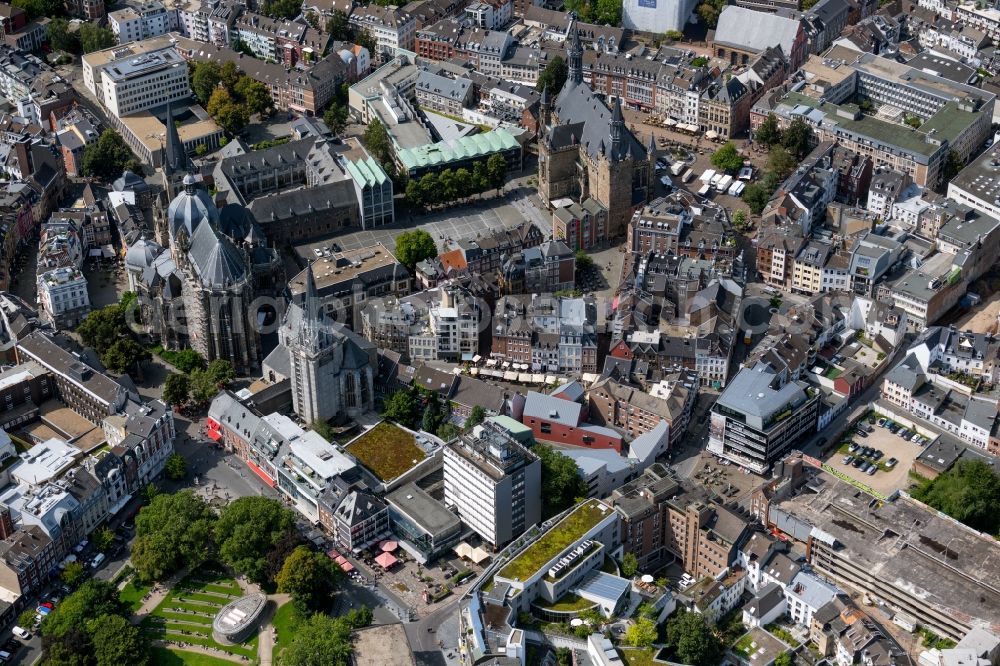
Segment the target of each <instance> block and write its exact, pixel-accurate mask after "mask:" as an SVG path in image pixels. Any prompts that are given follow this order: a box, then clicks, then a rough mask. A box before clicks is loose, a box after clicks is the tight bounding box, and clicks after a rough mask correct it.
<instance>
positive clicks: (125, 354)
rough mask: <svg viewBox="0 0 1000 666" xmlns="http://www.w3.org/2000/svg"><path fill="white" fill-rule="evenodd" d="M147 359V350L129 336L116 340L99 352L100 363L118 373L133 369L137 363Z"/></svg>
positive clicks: (148, 354)
mask: <svg viewBox="0 0 1000 666" xmlns="http://www.w3.org/2000/svg"><path fill="white" fill-rule="evenodd" d="M149 359H150V353H149V350H148V349H146V348H145V347H143V346H142V345H140V344H139V343H138V342H136V341H135V339H134V338H132V337H131V336H130V337H127V338H120V339H119V340H116V341H115V342H114V344H112V345H111V346H110V347H109V348H108V350H107V351H106V352H104V353H103V354H101V363H103V364H104V365H105V366H107V368H108V369H109V370H111V371H112V372H117V373H119V374H121V373H125V372H129V371H131V370H135V369H137V368H138V367H139V364H141V363H143V362H144V361H148V360H149Z"/></svg>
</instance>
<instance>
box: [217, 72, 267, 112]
mask: <svg viewBox="0 0 1000 666" xmlns="http://www.w3.org/2000/svg"><path fill="white" fill-rule="evenodd" d="M226 64H229V63H226ZM234 90H235V92H236V94H237V95H239V96H240V98H241V99H242V100H243V103H244V104H246V107H247V109H248V110H249V111H250V113H251V114H259V115H267V114H269V113H270V112H271V111H273V110H274V100H272V99H271V91H270V90H269V89H268V87H267V86H265V85H264V84H263V83H261V82H260V81H255V80H254V79H251V78H250V77H249V76H241V77H240V79H239V81H237V83H236V86H235V88H234Z"/></svg>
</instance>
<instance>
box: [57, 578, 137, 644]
mask: <svg viewBox="0 0 1000 666" xmlns="http://www.w3.org/2000/svg"><path fill="white" fill-rule="evenodd" d="M123 611H124V608H123V607H122V603H121V601H119V599H118V588H117V587H115V586H114V585H112V584H111V583H108V582H106V581H102V580H96V579H93V578H92V579H90V580H88V581H87V582H85V583H84V584H83V585H81V586H80V588H79V589H78V590H77V591H76V592H73V593H72V594H70V595H69V596H67V597H66V598H65V599H63V601H62V603H61V604H59V605H58V606H56V607H55V608H54V609H53V610H52V612H51V613H49V614H48V615H46V616H45V618H44V619H43V620H42V627H41V632H42V635H43V636H45V637H48V638H60V637H62V636H66V635H67V634H69V633H70V632H73V631H80V632H87V623H88V621H89V620H92V619H93V618H95V617H100V616H101V615H120V614H122V613H123Z"/></svg>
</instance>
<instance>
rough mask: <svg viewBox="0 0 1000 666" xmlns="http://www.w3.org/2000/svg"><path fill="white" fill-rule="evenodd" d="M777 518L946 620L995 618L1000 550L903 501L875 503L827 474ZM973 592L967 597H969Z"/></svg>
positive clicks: (999, 612) (999, 602) (784, 505)
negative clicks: (825, 538) (823, 539)
mask: <svg viewBox="0 0 1000 666" xmlns="http://www.w3.org/2000/svg"><path fill="white" fill-rule="evenodd" d="M810 486H811V487H812V488H813V489H814V490H817V491H818V492H816V493H813V492H805V491H804V492H800V493H799V494H798V495H797V496H795V497H791V498H789V499H786V500H783V501H781V502H780V503H779V507H780V508H781V509H782V510H783V511H787V512H788V513H790V514H792V515H794V516H795V517H797V518H799V519H800V520H804V521H806V522H808V523H809V524H811V525H812V526H813V527H815V528H817V529H819V530H822V531H823V532H826V533H827V534H829V535H830V536H832V537H833V538H834V539H835V540H836V542H837V543H839V544H841V551H842V552H841V556H842V557H844V558H845V559H848V560H851V561H852V562H853V563H854V564H855V565H856V566H859V567H860V568H862V569H864V570H866V571H868V572H870V573H871V575H872V576H875V577H878V578H879V579H881V580H883V581H885V582H886V583H888V584H891V585H895V586H896V587H898V588H899V589H901V590H906V591H908V592H909V593H910V594H912V595H915V596H918V597H919V598H920V599H922V601H923V603H925V604H928V605H931V606H934V607H937V608H938V609H939V610H940V611H941V612H942V613H945V614H962V615H965V616H971V617H973V618H978V619H979V620H981V621H984V622H987V623H992V622H995V621H996V619H997V618H998V617H1000V587H998V581H1000V544H998V543H997V542H996V541H995V540H994V539H991V538H988V537H983V536H980V535H979V534H978V533H976V532H975V531H974V530H972V529H970V528H968V527H965V526H964V525H962V524H961V523H958V522H957V521H955V520H952V519H951V518H948V517H947V516H944V515H942V514H939V513H938V512H936V511H929V510H927V509H925V508H923V506H922V505H920V504H918V503H917V502H914V501H913V500H910V499H907V498H902V497H901V498H899V499H897V500H894V501H891V502H878V501H876V500H875V498H873V497H872V496H871V495H868V494H866V493H864V492H862V491H860V490H858V489H857V488H855V487H854V486H852V485H850V484H849V483H846V482H843V481H841V480H839V479H837V478H835V477H833V476H832V475H829V474H826V473H820V474H818V475H817V476H816V477H815V478H814V479H813V481H812V482H811V484H810ZM971 590H975V593H974V594H970V591H971Z"/></svg>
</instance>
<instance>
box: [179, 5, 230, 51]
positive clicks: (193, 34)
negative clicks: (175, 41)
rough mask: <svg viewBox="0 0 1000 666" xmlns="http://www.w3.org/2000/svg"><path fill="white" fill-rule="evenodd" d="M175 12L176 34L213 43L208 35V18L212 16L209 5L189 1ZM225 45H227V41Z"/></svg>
mask: <svg viewBox="0 0 1000 666" xmlns="http://www.w3.org/2000/svg"><path fill="white" fill-rule="evenodd" d="M176 11H177V30H178V32H180V33H181V34H182V35H184V36H185V37H188V38H190V39H194V40H196V41H199V42H208V41H213V40H210V34H209V17H210V16H211V14H212V8H211V6H210V5H209V4H207V3H201V2H198V0H191V1H190V2H188V3H187V4H186V5H184V6H183V7H180V6H179V7H177V10H176ZM225 44H226V45H228V44H229V42H228V39H227V41H226V42H225Z"/></svg>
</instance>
